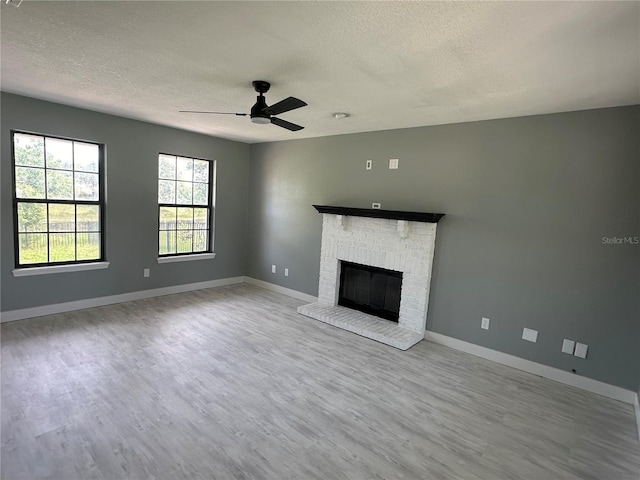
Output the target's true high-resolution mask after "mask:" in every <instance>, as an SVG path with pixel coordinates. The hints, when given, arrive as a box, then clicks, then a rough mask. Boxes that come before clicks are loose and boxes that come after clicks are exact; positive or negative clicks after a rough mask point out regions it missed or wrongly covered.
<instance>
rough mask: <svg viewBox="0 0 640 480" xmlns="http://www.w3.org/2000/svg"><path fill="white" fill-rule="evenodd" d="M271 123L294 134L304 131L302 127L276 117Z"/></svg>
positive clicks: (272, 118)
mask: <svg viewBox="0 0 640 480" xmlns="http://www.w3.org/2000/svg"><path fill="white" fill-rule="evenodd" d="M271 123H273V124H274V125H277V126H279V127H282V128H286V129H287V130H291V131H292V132H297V131H298V130H302V129H303V128H304V127H301V126H300V125H296V124H295V123H291V122H287V121H286V120H282V119H281V118H276V117H271Z"/></svg>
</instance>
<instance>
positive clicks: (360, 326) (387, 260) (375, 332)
mask: <svg viewBox="0 0 640 480" xmlns="http://www.w3.org/2000/svg"><path fill="white" fill-rule="evenodd" d="M315 207H316V209H317V210H318V211H319V212H321V213H322V214H323V221H322V249H321V253H320V279H319V286H318V301H317V302H316V303H312V304H309V305H303V306H301V307H299V308H298V312H299V313H301V314H302V315H306V316H308V317H311V318H314V319H316V320H320V321H322V322H325V323H329V324H331V325H334V326H336V327H340V328H342V329H344V330H348V331H350V332H353V333H356V334H358V335H362V336H365V337H368V338H371V339H373V340H377V341H379V342H382V343H385V344H387V345H391V346H393V347H396V348H400V349H402V350H406V349H408V348H409V347H411V346H412V345H415V344H416V343H418V342H419V341H420V340H422V339H423V338H424V333H425V326H426V320H427V309H428V306H429V288H430V285H431V267H432V263H433V254H434V247H435V239H436V222H437V221H438V220H439V219H440V218H441V217H442V216H443V215H442V214H428V213H417V212H397V211H390V210H369V209H351V208H345V207H325V206H315ZM341 261H348V262H353V263H357V264H361V265H369V266H373V267H379V268H384V269H387V270H395V271H399V272H402V276H403V278H402V289H401V297H400V316H399V319H398V323H395V322H391V321H389V320H384V319H381V318H378V317H376V316H373V315H369V314H366V313H362V312H359V311H357V310H353V309H350V308H346V307H342V306H339V305H338V290H339V286H340V262H341Z"/></svg>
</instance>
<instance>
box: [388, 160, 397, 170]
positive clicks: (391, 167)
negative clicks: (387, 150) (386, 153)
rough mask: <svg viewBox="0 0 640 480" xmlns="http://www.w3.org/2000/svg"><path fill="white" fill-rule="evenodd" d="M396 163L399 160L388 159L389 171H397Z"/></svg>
mask: <svg viewBox="0 0 640 480" xmlns="http://www.w3.org/2000/svg"><path fill="white" fill-rule="evenodd" d="M398 162H399V160H398V159H397V158H390V159H389V170H397V169H398Z"/></svg>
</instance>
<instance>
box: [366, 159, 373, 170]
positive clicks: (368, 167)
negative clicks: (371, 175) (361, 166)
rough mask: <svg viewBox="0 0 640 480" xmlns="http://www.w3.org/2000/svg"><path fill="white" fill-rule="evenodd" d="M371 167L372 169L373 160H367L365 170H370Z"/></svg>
mask: <svg viewBox="0 0 640 480" xmlns="http://www.w3.org/2000/svg"><path fill="white" fill-rule="evenodd" d="M371 167H373V160H367V167H366V168H367V170H371Z"/></svg>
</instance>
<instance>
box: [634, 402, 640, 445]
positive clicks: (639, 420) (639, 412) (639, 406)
mask: <svg viewBox="0 0 640 480" xmlns="http://www.w3.org/2000/svg"><path fill="white" fill-rule="evenodd" d="M633 407H634V410H635V411H636V426H637V427H638V442H640V400H639V399H638V394H637V393H636V401H635V403H634V404H633Z"/></svg>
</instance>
